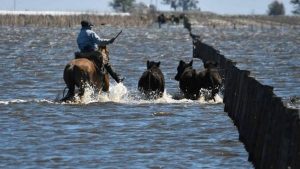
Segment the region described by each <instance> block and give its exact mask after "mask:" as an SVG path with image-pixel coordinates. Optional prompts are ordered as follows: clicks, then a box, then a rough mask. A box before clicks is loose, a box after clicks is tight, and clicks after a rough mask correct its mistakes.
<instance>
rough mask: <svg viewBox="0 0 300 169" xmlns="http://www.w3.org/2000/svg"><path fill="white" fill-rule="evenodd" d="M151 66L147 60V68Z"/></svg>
mask: <svg viewBox="0 0 300 169" xmlns="http://www.w3.org/2000/svg"><path fill="white" fill-rule="evenodd" d="M149 66H150V61H149V60H147V68H149Z"/></svg>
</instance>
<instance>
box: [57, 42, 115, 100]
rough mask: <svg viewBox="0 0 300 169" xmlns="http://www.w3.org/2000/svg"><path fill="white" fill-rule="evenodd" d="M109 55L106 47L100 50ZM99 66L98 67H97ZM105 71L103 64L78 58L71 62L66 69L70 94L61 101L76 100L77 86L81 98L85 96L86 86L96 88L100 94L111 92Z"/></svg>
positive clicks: (66, 79) (65, 73)
mask: <svg viewBox="0 0 300 169" xmlns="http://www.w3.org/2000/svg"><path fill="white" fill-rule="evenodd" d="M100 50H101V51H103V52H107V53H108V49H107V48H106V47H102V48H101V49H100ZM97 65H98V66H97ZM99 67H100V68H99ZM99 69H100V70H103V63H102V62H101V63H98V64H95V63H94V62H93V61H92V60H91V59H87V58H77V59H73V60H71V61H70V62H69V63H68V64H67V65H66V67H65V69H64V81H65V83H66V86H67V88H68V89H69V90H68V93H67V95H66V96H65V97H63V98H62V99H61V101H63V102H65V101H69V100H72V99H73V98H74V95H75V86H77V87H78V88H79V94H78V95H79V96H80V97H81V96H83V95H84V90H85V87H86V85H89V86H92V87H94V89H96V91H98V92H99V93H100V92H101V91H108V90H109V76H108V74H107V73H106V72H105V71H100V70H99Z"/></svg>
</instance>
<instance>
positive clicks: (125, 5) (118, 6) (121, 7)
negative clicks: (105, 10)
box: [109, 0, 135, 12]
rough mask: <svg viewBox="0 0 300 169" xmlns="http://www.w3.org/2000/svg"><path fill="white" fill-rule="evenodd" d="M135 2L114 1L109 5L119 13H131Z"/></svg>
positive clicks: (131, 0)
mask: <svg viewBox="0 0 300 169" xmlns="http://www.w3.org/2000/svg"><path fill="white" fill-rule="evenodd" d="M134 2H135V0H113V2H111V3H110V4H109V5H110V6H111V7H112V8H113V9H114V10H115V11H117V12H129V11H130V9H131V8H132V7H133V3H134Z"/></svg>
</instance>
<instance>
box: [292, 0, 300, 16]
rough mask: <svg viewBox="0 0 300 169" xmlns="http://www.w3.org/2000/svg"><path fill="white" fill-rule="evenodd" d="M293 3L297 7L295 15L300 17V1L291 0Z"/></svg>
mask: <svg viewBox="0 0 300 169" xmlns="http://www.w3.org/2000/svg"><path fill="white" fill-rule="evenodd" d="M291 3H292V4H293V5H294V6H295V10H294V11H293V13H294V14H296V15H300V0H291Z"/></svg>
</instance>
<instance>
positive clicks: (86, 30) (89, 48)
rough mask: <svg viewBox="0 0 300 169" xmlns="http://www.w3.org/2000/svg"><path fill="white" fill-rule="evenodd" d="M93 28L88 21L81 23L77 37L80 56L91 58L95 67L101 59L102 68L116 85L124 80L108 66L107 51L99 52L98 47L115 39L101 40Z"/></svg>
mask: <svg viewBox="0 0 300 169" xmlns="http://www.w3.org/2000/svg"><path fill="white" fill-rule="evenodd" d="M93 26H94V25H93V24H92V23H91V22H89V21H85V20H83V21H81V30H80V33H79V34H78V37H77V45H78V47H79V49H80V52H81V54H82V55H87V56H89V57H92V58H93V60H95V61H96V63H95V64H96V65H97V64H98V63H101V62H102V60H100V59H102V58H103V64H104V68H105V69H106V70H107V72H108V73H109V74H110V75H111V76H112V77H113V79H114V80H115V81H116V82H117V83H120V82H122V81H123V80H124V78H123V77H120V75H119V74H117V73H116V72H115V71H114V70H113V68H112V66H111V65H110V63H109V53H108V50H107V52H101V51H100V50H99V47H104V46H106V45H109V44H112V43H113V42H114V41H115V38H112V39H101V38H100V37H99V36H98V35H97V34H96V33H95V32H94V31H92V27H93ZM100 56H102V57H100ZM97 66H98V65H97ZM98 67H99V66H98ZM98 69H100V68H98Z"/></svg>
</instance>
